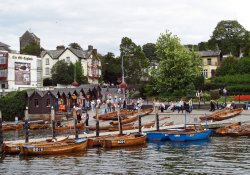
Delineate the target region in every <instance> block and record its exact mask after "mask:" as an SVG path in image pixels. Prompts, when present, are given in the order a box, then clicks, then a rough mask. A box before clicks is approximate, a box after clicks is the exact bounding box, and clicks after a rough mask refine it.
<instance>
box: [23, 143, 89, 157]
mask: <svg viewBox="0 0 250 175" xmlns="http://www.w3.org/2000/svg"><path fill="white" fill-rule="evenodd" d="M86 148H87V139H78V140H76V142H73V143H64V142H63V143H55V144H53V145H41V146H39V145H24V146H22V147H21V152H20V155H30V156H36V155H54V154H65V153H71V152H78V151H84V150H85V149H86Z"/></svg>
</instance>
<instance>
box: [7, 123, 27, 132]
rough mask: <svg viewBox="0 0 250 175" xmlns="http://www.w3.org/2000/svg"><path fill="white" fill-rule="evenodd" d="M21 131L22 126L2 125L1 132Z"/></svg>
mask: <svg viewBox="0 0 250 175" xmlns="http://www.w3.org/2000/svg"><path fill="white" fill-rule="evenodd" d="M21 129H23V125H22V124H3V125H2V130H3V131H12V130H21Z"/></svg>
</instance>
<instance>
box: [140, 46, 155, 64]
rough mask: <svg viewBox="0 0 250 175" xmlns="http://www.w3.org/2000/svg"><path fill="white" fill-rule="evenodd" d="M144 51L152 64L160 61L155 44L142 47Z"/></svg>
mask: <svg viewBox="0 0 250 175" xmlns="http://www.w3.org/2000/svg"><path fill="white" fill-rule="evenodd" d="M142 51H143V52H144V54H145V56H146V57H147V58H148V59H149V61H150V62H153V61H158V59H157V56H156V53H155V52H156V48H155V44H154V43H147V44H144V45H143V46H142Z"/></svg>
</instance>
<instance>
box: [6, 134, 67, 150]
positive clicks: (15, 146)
mask: <svg viewBox="0 0 250 175" xmlns="http://www.w3.org/2000/svg"><path fill="white" fill-rule="evenodd" d="M67 139H68V137H60V138H54V139H47V140H44V141H40V142H30V143H29V144H36V145H44V144H54V143H55V142H64V141H66V140H67ZM25 144H26V143H17V144H9V143H4V145H3V152H4V154H19V153H20V149H21V147H22V146H23V145H25Z"/></svg>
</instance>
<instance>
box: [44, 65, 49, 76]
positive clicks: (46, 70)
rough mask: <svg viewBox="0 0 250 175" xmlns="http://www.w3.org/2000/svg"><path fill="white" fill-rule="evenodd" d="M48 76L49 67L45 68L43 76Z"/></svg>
mask: <svg viewBox="0 0 250 175" xmlns="http://www.w3.org/2000/svg"><path fill="white" fill-rule="evenodd" d="M49 74H50V70H49V67H46V68H45V75H49Z"/></svg>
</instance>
